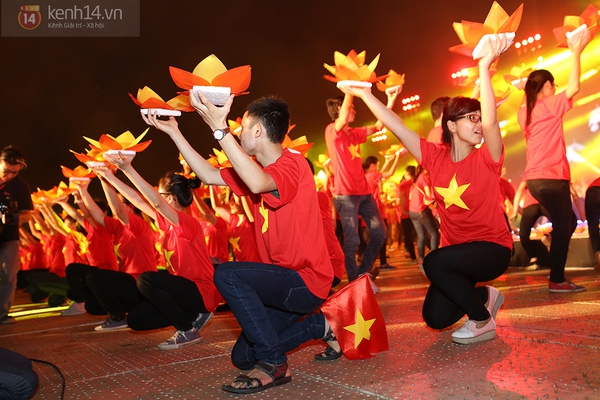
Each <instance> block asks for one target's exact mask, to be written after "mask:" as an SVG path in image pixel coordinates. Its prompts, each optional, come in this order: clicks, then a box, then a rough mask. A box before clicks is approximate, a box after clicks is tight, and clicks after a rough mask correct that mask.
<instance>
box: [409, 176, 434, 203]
mask: <svg viewBox="0 0 600 400" xmlns="http://www.w3.org/2000/svg"><path fill="white" fill-rule="evenodd" d="M427 186H428V187H429V188H431V179H429V176H428V175H427V174H425V173H421V174H419V176H417V181H416V182H415V183H414V185H411V187H410V201H409V204H408V209H409V211H412V212H418V213H420V212H423V211H425V209H426V208H427V206H426V205H425V202H424V198H425V187H427Z"/></svg>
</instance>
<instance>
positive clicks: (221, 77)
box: [169, 54, 251, 105]
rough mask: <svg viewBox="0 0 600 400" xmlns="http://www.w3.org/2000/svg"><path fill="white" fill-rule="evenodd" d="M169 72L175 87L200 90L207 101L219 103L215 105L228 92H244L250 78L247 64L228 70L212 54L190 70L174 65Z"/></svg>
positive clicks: (222, 99)
mask: <svg viewBox="0 0 600 400" xmlns="http://www.w3.org/2000/svg"><path fill="white" fill-rule="evenodd" d="M169 72H170V73H171V78H173V81H174V82H175V84H176V85H177V87H179V88H181V89H183V90H186V91H189V90H193V91H197V90H200V91H202V93H204V95H205V96H206V97H207V98H208V99H209V101H211V102H213V100H214V101H217V102H218V103H221V104H215V103H213V104H215V105H223V104H225V102H226V101H227V99H228V98H229V95H230V94H234V95H236V96H239V95H242V94H246V93H247V92H246V90H247V89H248V87H249V86H250V79H251V67H250V66H249V65H243V66H241V67H236V68H232V69H229V70H228V69H227V68H226V67H225V65H223V63H222V62H221V60H219V58H218V57H217V56H215V55H214V54H211V55H210V56H208V57H206V58H205V59H204V60H202V61H200V63H199V64H198V65H196V68H194V70H193V71H192V72H187V71H184V70H182V69H179V68H175V67H169Z"/></svg>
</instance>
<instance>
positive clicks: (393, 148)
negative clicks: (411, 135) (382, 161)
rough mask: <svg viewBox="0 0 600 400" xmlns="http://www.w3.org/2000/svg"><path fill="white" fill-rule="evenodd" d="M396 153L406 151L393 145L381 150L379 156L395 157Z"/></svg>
mask: <svg viewBox="0 0 600 400" xmlns="http://www.w3.org/2000/svg"><path fill="white" fill-rule="evenodd" d="M397 152H406V149H405V148H404V147H402V146H400V145H399V144H393V145H391V146H390V148H389V149H384V150H381V151H380V152H379V154H381V155H382V156H384V157H385V156H390V155H392V156H393V155H395V154H396V153H397Z"/></svg>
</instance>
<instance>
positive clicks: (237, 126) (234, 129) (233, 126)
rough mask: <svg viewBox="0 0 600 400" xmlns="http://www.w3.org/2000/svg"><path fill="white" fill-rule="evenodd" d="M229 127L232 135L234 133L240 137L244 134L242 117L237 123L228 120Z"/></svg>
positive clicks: (236, 120) (238, 118)
mask: <svg viewBox="0 0 600 400" xmlns="http://www.w3.org/2000/svg"><path fill="white" fill-rule="evenodd" d="M227 125H228V126H229V130H231V133H233V134H234V135H235V136H240V133H242V119H241V118H240V117H237V118H236V119H235V121H234V120H232V119H228V120H227Z"/></svg>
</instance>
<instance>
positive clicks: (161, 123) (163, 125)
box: [141, 110, 179, 136]
mask: <svg viewBox="0 0 600 400" xmlns="http://www.w3.org/2000/svg"><path fill="white" fill-rule="evenodd" d="M141 115H142V119H143V120H144V122H145V123H147V124H148V125H150V126H153V127H155V128H156V129H158V130H159V131H163V132H164V133H166V134H167V135H169V136H171V135H173V134H175V133H178V132H179V125H178V123H177V120H176V119H175V118H174V117H169V119H168V120H164V119H159V118H158V111H155V112H152V111H151V110H148V115H146V114H144V113H141Z"/></svg>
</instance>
